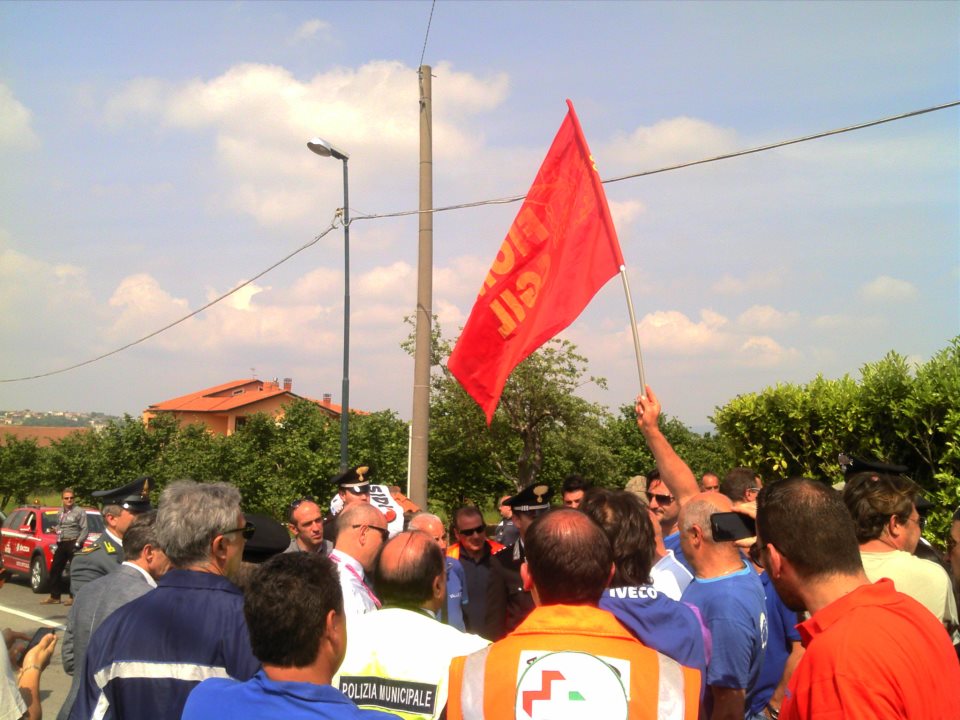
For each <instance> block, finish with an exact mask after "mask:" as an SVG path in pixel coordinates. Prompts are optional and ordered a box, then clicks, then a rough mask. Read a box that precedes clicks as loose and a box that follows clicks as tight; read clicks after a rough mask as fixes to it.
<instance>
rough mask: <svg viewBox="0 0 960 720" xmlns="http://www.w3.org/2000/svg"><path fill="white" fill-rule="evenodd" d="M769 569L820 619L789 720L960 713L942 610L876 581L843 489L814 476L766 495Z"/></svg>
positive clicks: (958, 678)
mask: <svg viewBox="0 0 960 720" xmlns="http://www.w3.org/2000/svg"><path fill="white" fill-rule="evenodd" d="M757 531H758V542H759V544H760V547H761V548H762V549H761V554H762V559H763V563H764V567H765V568H766V570H767V572H768V573H769V574H770V578H771V580H773V584H774V586H775V587H776V589H777V592H778V593H779V595H780V597H781V598H782V599H783V601H784V603H786V605H787V606H788V607H790V608H791V609H792V610H806V611H808V612H809V613H810V614H811V616H812V617H811V618H810V619H809V620H807V621H806V622H804V623H801V624H800V625H799V626H798V629H799V630H800V636H801V639H802V642H803V645H804V647H805V648H806V652H805V653H804V656H803V659H802V660H801V661H800V664H799V665H798V666H797V668H796V670H795V671H794V673H793V677H792V678H791V680H790V686H789V688H788V690H787V697H786V698H785V700H784V702H783V705H782V706H781V709H780V714H779V717H780V720H804V719H806V718H826V717H837V718H844V719H845V720H858V719H860V718H863V719H864V720H866V719H867V718H870V720H877V719H878V718H879V719H882V720H886V719H893V718H898V719H900V718H902V719H903V720H908V719H910V720H912V719H913V718H924V720H955V719H956V718H960V693H958V692H957V688H960V664H958V663H957V656H956V654H955V653H954V650H953V646H952V645H951V644H950V638H949V636H948V635H947V633H946V631H945V630H944V629H943V626H942V625H941V624H940V622H939V621H938V620H937V618H936V617H934V615H933V614H932V613H930V611H929V610H927V609H926V608H925V607H924V606H923V605H921V604H920V603H918V602H917V601H916V600H914V599H913V598H911V597H909V596H907V595H904V594H903V593H899V592H897V591H896V590H895V589H894V586H893V583H892V582H890V581H889V580H881V581H879V582H877V583H875V584H870V581H869V580H867V576H866V575H865V574H864V572H863V565H862V563H861V560H860V549H859V546H858V544H857V538H856V535H855V533H854V527H853V520H852V518H851V517H850V514H849V513H848V512H847V510H846V507H845V506H844V504H843V500H842V499H841V497H840V494H839V493H838V492H836V491H835V490H833V489H832V488H829V487H827V486H826V485H823V484H822V483H818V482H816V481H814V480H808V479H806V478H793V479H791V480H783V481H781V482H778V483H773V484H771V485H770V486H769V487H765V488H764V489H763V490H762V491H761V493H760V496H759V498H758V499H757Z"/></svg>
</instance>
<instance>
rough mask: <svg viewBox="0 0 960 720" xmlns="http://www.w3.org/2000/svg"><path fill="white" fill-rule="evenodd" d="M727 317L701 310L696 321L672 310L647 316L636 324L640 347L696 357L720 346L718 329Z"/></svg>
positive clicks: (719, 330)
mask: <svg viewBox="0 0 960 720" xmlns="http://www.w3.org/2000/svg"><path fill="white" fill-rule="evenodd" d="M726 324H727V318H725V317H723V316H722V315H719V314H718V313H715V312H713V311H712V310H702V311H701V312H700V322H694V321H692V320H691V319H690V318H688V317H687V316H686V315H684V314H683V313H681V312H677V311H676V310H667V311H658V312H655V313H650V314H648V315H646V316H644V318H643V319H642V320H641V321H640V322H639V323H638V330H639V332H640V343H641V346H643V347H649V348H651V349H654V350H658V351H662V352H665V353H670V354H676V355H699V354H701V353H703V352H705V351H708V350H711V349H716V348H718V347H720V346H721V345H723V343H724V336H723V334H722V333H721V328H723V326H724V325H726Z"/></svg>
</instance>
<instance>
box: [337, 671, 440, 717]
mask: <svg viewBox="0 0 960 720" xmlns="http://www.w3.org/2000/svg"><path fill="white" fill-rule="evenodd" d="M340 692H342V693H343V694H344V695H346V696H347V697H348V698H350V699H351V700H353V701H354V702H355V703H356V704H357V705H359V706H360V707H378V708H383V709H385V710H396V711H399V712H408V713H421V714H424V715H433V713H434V711H435V710H436V706H437V686H436V685H435V684H434V685H431V684H430V683H418V682H409V681H405V680H393V679H391V678H381V677H374V676H370V675H343V676H341V677H340Z"/></svg>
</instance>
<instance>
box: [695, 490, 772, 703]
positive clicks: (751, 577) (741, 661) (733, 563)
mask: <svg viewBox="0 0 960 720" xmlns="http://www.w3.org/2000/svg"><path fill="white" fill-rule="evenodd" d="M732 510H733V505H732V503H731V501H730V499H729V498H727V497H726V496H724V495H721V494H720V493H714V492H711V493H701V494H699V495H696V496H694V497H693V498H692V499H691V500H690V501H688V502H687V503H686V504H685V505H684V506H683V508H682V510H681V511H680V523H679V526H680V542H681V544H682V547H683V550H684V553H685V555H686V557H687V560H688V561H689V562H690V564H691V565H692V566H693V569H694V580H693V582H692V583H690V585H688V586H687V589H686V590H685V591H684V593H683V596H682V600H683V601H684V602H688V603H690V604H691V605H694V606H696V607H697V608H698V609H699V610H700V614H701V615H702V617H703V621H704V622H705V623H706V625H707V628H708V629H709V630H710V633H711V635H712V636H713V655H712V657H711V658H710V662H709V663H708V665H707V677H706V684H707V686H708V688H709V691H708V693H707V697H706V701H705V704H704V706H705V708H706V710H707V712H706V717H708V718H711V720H719V718H737V719H739V718H743V717H744V716H745V715H746V713H747V710H748V708H750V707H751V705H752V704H753V701H754V695H755V694H756V692H757V688H758V683H759V679H760V670H761V667H762V665H763V656H764V648H765V647H766V644H767V633H768V628H767V613H766V604H765V598H764V593H763V583H762V582H761V581H760V578H759V577H758V576H757V574H756V572H754V569H753V567H752V566H751V565H750V564H749V563H748V562H746V561H745V560H744V559H743V557H742V556H741V554H740V551H739V550H738V549H737V547H736V545H734V543H733V542H732V541H728V542H715V541H714V539H713V533H712V530H711V524H710V518H711V516H712V515H713V514H714V513H718V512H731V511H732Z"/></svg>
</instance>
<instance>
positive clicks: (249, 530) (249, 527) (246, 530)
mask: <svg viewBox="0 0 960 720" xmlns="http://www.w3.org/2000/svg"><path fill="white" fill-rule="evenodd" d="M256 531H257V526H256V525H254V524H253V523H252V522H248V523H246V524H245V525H244V526H243V527H238V528H234V529H233V530H224V531H223V532H222V533H220V534H221V535H229V534H230V533H235V532H238V533H243V539H244V540H249V539H250V538H252V537H253V534H254V533H255V532H256Z"/></svg>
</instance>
